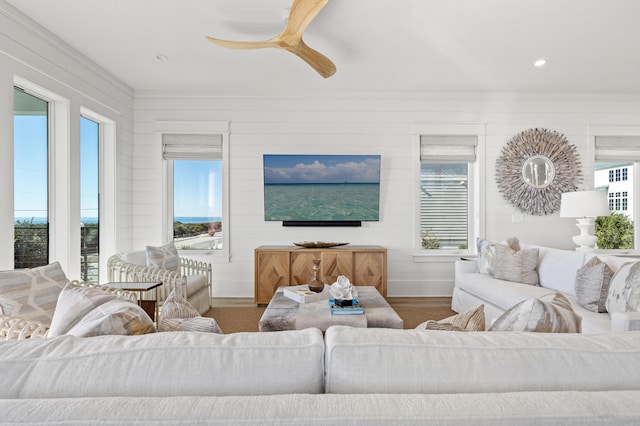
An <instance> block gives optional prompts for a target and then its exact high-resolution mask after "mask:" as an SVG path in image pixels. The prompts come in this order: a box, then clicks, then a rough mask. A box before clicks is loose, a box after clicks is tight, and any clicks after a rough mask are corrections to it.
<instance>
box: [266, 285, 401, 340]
mask: <svg viewBox="0 0 640 426" xmlns="http://www.w3.org/2000/svg"><path fill="white" fill-rule="evenodd" d="M356 288H357V290H358V301H359V302H360V305H362V307H363V308H364V314H363V315H331V312H330V311H329V303H328V300H329V299H331V298H332V297H331V296H330V294H327V297H326V300H320V301H317V302H311V303H298V302H295V301H293V300H291V299H289V298H288V297H286V296H285V295H284V294H283V287H280V288H278V290H277V291H276V293H275V294H274V295H273V298H272V299H271V301H270V302H269V305H268V306H267V309H265V311H264V314H262V318H260V322H259V323H258V330H260V331H282V330H301V329H304V328H311V327H314V328H319V329H320V330H322V331H325V330H326V329H327V328H329V327H331V326H332V325H347V326H350V327H361V328H367V327H368V328H400V329H401V328H402V327H403V322H402V318H400V316H399V315H398V314H397V313H396V311H394V310H393V308H392V307H391V305H389V303H387V301H386V300H385V299H384V297H382V295H380V293H379V292H378V290H376V288H375V287H373V286H357V287H356ZM324 291H327V292H328V291H329V290H328V289H325V290H324Z"/></svg>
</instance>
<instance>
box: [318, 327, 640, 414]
mask: <svg viewBox="0 0 640 426" xmlns="http://www.w3.org/2000/svg"><path fill="white" fill-rule="evenodd" d="M325 344H326V357H325V370H326V385H325V390H326V392H327V393H368V394H376V393H405V394H409V393H439V394H445V393H458V394H461V393H475V392H521V391H532V390H536V391H554V390H583V391H599V390H621V389H640V380H639V379H638V378H640V363H639V362H638V359H640V332H628V333H607V334H596V335H585V334H579V333H574V334H558V333H494V332H483V331H481V332H477V333H457V332H451V331H421V330H392V329H370V328H365V329H354V328H350V327H344V326H335V327H331V328H329V329H328V330H327V332H326V334H325ZM512 420H513V419H512ZM514 423H518V422H517V421H515V422H514ZM489 424H490V422H489Z"/></svg>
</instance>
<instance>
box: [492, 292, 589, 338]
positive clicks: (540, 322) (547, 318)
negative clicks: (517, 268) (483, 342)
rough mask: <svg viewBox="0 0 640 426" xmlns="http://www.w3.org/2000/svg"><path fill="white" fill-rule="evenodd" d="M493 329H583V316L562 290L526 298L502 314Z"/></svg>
mask: <svg viewBox="0 0 640 426" xmlns="http://www.w3.org/2000/svg"><path fill="white" fill-rule="evenodd" d="M489 330H490V331H534V332H539V333H580V332H581V331H582V318H581V317H580V315H578V314H576V313H575V312H574V311H573V308H572V307H571V303H570V302H569V301H568V300H567V298H566V297H564V296H563V295H562V294H561V293H554V294H548V295H546V296H542V297H540V298H537V299H527V300H524V301H522V302H520V303H518V304H517V305H515V306H514V307H513V308H511V309H509V310H508V311H506V312H505V313H504V314H502V315H501V316H500V317H499V318H498V319H497V320H496V321H495V322H494V323H493V325H492V326H491V328H490V329H489Z"/></svg>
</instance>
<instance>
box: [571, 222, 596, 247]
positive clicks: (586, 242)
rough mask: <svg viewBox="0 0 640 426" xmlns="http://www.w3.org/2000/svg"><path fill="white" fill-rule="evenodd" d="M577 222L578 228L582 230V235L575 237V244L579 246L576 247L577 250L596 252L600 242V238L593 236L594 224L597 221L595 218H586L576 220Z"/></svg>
mask: <svg viewBox="0 0 640 426" xmlns="http://www.w3.org/2000/svg"><path fill="white" fill-rule="evenodd" d="M576 221H577V222H578V223H576V226H577V227H578V229H579V230H580V235H576V236H575V237H573V242H574V243H575V244H576V245H577V246H579V247H576V250H577V251H585V252H590V251H594V250H595V246H596V243H597V242H598V237H596V236H595V235H593V232H594V226H593V223H594V221H595V218H593V217H585V218H580V219H576Z"/></svg>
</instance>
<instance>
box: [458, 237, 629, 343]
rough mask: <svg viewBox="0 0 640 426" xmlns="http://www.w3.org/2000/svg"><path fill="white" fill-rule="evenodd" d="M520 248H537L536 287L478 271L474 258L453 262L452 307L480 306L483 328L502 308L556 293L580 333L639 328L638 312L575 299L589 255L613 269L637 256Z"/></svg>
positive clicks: (488, 324) (461, 310)
mask: <svg viewBox="0 0 640 426" xmlns="http://www.w3.org/2000/svg"><path fill="white" fill-rule="evenodd" d="M522 248H523V249H527V248H538V250H539V253H538V264H537V267H536V270H537V273H538V277H539V284H540V285H539V286H534V285H528V284H522V283H517V282H512V281H505V280H500V279H496V278H494V277H492V276H491V275H487V274H482V273H480V272H478V266H477V261H476V260H458V261H456V264H455V285H454V289H453V297H452V301H451V306H452V309H453V310H454V311H456V312H464V311H467V310H469V309H472V308H475V307H477V306H478V305H481V304H483V305H484V312H485V323H486V326H487V328H488V327H490V326H491V324H492V323H493V322H494V321H495V320H496V319H497V318H499V317H500V315H502V314H503V313H504V312H505V311H507V310H508V309H510V308H511V307H513V306H515V305H516V304H518V303H520V302H522V301H524V300H527V299H531V298H539V297H542V296H545V295H548V294H552V293H555V292H560V293H562V294H563V295H564V296H566V298H567V299H568V300H569V301H570V302H571V306H572V308H573V310H574V311H575V312H576V313H577V314H578V315H580V316H581V317H582V332H583V333H602V332H610V331H629V330H640V313H637V312H633V313H631V312H629V313H624V314H623V313H614V314H613V315H609V314H608V313H596V312H592V311H589V310H587V309H585V308H583V307H582V306H581V305H580V303H578V300H577V298H576V292H575V281H576V272H577V271H578V269H579V268H580V267H581V266H582V265H584V264H585V263H586V262H587V261H588V260H589V259H591V258H592V257H593V256H596V255H597V256H598V257H599V258H600V259H601V260H602V261H604V262H605V263H606V264H607V265H609V267H610V268H611V269H612V270H613V271H614V272H615V271H617V270H618V268H619V267H620V266H622V265H623V264H625V263H627V262H636V261H639V260H640V259H638V258H629V257H621V256H614V255H602V254H594V253H584V252H580V251H574V250H560V249H555V248H549V247H542V246H532V245H524V244H523V245H522Z"/></svg>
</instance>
